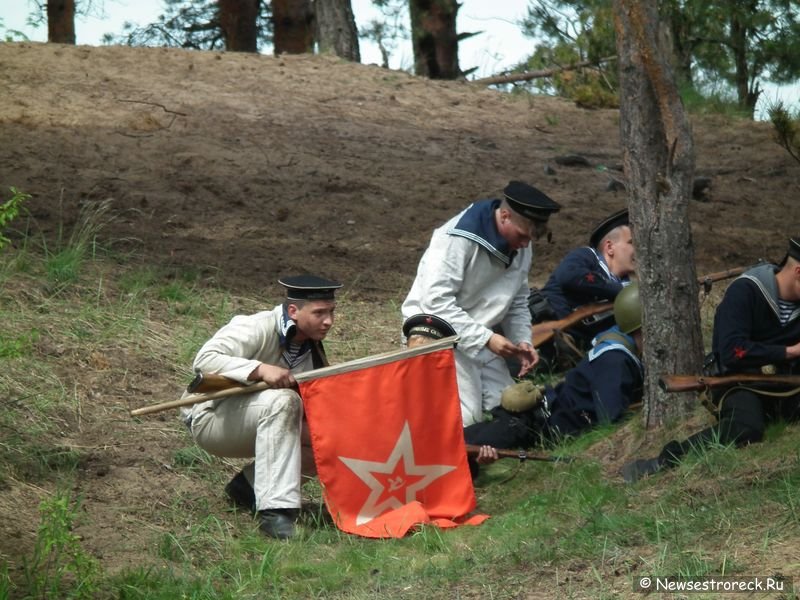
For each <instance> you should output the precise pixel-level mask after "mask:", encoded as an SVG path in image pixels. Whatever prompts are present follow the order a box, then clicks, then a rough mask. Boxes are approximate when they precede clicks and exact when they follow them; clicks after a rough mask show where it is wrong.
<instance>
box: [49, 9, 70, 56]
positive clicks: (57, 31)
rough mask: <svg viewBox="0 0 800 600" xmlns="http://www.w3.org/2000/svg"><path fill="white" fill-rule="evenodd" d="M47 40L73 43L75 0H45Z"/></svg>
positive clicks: (57, 42) (58, 42) (55, 42)
mask: <svg viewBox="0 0 800 600" xmlns="http://www.w3.org/2000/svg"><path fill="white" fill-rule="evenodd" d="M47 41H48V42H52V43H54V44H72V45H73V46H74V45H75V0H47Z"/></svg>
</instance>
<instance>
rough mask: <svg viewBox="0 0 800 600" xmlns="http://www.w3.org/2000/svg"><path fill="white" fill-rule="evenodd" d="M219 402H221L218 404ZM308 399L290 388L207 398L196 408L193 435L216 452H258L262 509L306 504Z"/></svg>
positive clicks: (255, 479)
mask: <svg viewBox="0 0 800 600" xmlns="http://www.w3.org/2000/svg"><path fill="white" fill-rule="evenodd" d="M215 402H216V404H215ZM302 420H303V404H302V401H301V399H300V395H299V394H298V393H297V392H296V391H294V390H290V389H279V390H264V391H262V392H258V393H256V394H246V395H242V396H234V397H232V398H227V399H224V400H218V401H211V402H204V403H202V404H198V405H195V407H194V409H193V410H192V422H191V428H192V437H193V438H194V440H195V442H196V443H197V445H198V446H200V447H201V448H203V449H204V450H205V451H206V452H208V453H210V454H213V455H215V456H224V457H228V458H252V457H255V461H254V464H253V470H252V473H250V472H248V471H249V469H245V475H246V476H247V478H248V480H250V483H251V484H252V486H253V490H254V492H255V496H256V510H264V509H269V508H300V504H301V497H300V486H301V472H300V471H301V449H300V437H301V434H300V432H301V429H302Z"/></svg>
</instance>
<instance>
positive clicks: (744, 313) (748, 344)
mask: <svg viewBox="0 0 800 600" xmlns="http://www.w3.org/2000/svg"><path fill="white" fill-rule="evenodd" d="M711 347H712V353H713V359H714V361H713V362H714V371H715V372H713V373H711V374H719V375H731V374H735V373H763V374H782V375H789V374H795V375H796V374H800V360H798V359H800V237H796V238H793V239H790V240H789V249H788V252H787V254H786V256H785V257H784V259H783V261H782V262H781V264H780V265H771V264H764V265H759V266H757V267H754V268H752V269H750V270H749V271H747V272H745V273H744V274H742V275H740V276H739V277H738V278H737V279H736V280H734V281H733V283H731V284H730V286H728V289H727V290H726V291H725V295H724V297H723V298H722V301H721V302H720V304H719V306H718V307H717V310H716V313H715V315H714V334H713V340H712V346H711ZM714 401H715V403H716V404H717V406H718V407H719V422H718V423H717V424H716V425H713V426H712V427H708V428H706V429H704V430H702V431H700V432H699V433H696V434H694V435H693V436H691V437H690V438H688V439H687V440H685V441H683V442H678V441H676V440H673V441H671V442H669V443H668V444H667V445H666V446H664V448H663V449H662V451H661V453H660V454H659V455H658V456H657V457H655V458H652V459H639V460H635V461H632V462H631V463H628V464H627V465H625V466H624V467H623V476H624V478H625V480H626V481H628V482H629V483H632V482H634V481H636V480H638V479H640V478H641V477H643V476H645V475H649V474H652V473H655V472H656V471H659V470H661V469H662V468H665V467H671V466H674V465H676V464H677V463H678V462H680V459H681V457H682V456H684V455H685V454H686V453H687V452H689V451H690V450H691V449H692V448H695V447H701V446H703V445H706V444H709V443H712V442H714V441H718V442H719V443H720V444H723V445H727V444H736V445H737V446H742V445H745V444H749V443H752V442H759V441H761V439H762V438H763V437H764V430H765V427H766V423H767V421H770V420H774V419H781V418H783V419H788V420H796V419H798V418H800V389H789V388H788V387H787V386H778V385H775V384H771V383H770V384H765V385H759V384H753V383H749V384H747V385H744V384H743V385H734V386H732V387H730V388H728V389H722V390H715V394H714Z"/></svg>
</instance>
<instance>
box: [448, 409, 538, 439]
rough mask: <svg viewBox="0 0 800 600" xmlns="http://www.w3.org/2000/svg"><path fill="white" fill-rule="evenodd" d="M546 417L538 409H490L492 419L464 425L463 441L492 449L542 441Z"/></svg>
mask: <svg viewBox="0 0 800 600" xmlns="http://www.w3.org/2000/svg"><path fill="white" fill-rule="evenodd" d="M547 430H548V428H547V420H546V418H545V417H544V415H543V414H542V411H541V410H540V409H538V408H537V409H534V410H528V411H525V412H522V413H512V412H509V411H507V410H506V409H505V408H503V407H502V406H498V407H497V408H494V409H492V420H491V421H481V422H480V423H474V424H472V425H469V426H467V427H465V428H464V441H465V442H466V443H468V444H475V445H478V446H482V445H484V444H488V445H489V446H493V447H495V448H501V449H517V448H530V447H532V446H536V445H538V444H540V443H542V441H543V439H544V437H545V436H546V434H547Z"/></svg>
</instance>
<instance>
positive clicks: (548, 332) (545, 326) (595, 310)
mask: <svg viewBox="0 0 800 600" xmlns="http://www.w3.org/2000/svg"><path fill="white" fill-rule="evenodd" d="M612 310H614V305H613V304H612V303H611V302H598V303H595V304H584V305H583V306H580V307H578V308H576V309H575V310H574V311H572V312H571V313H569V314H568V315H567V316H566V317H564V318H563V319H558V320H557V321H542V322H541V323H536V324H535V325H533V326H532V327H531V330H532V337H533V347H534V348H538V347H539V346H541V345H542V344H545V343H547V342H549V341H550V340H551V339H553V336H554V335H555V334H556V331H563V330H564V329H569V328H570V327H572V326H573V325H577V324H578V323H580V322H581V321H583V320H584V319H586V318H588V317H593V316H594V315H599V314H601V313H605V312H608V313H610V312H611V311H612Z"/></svg>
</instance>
